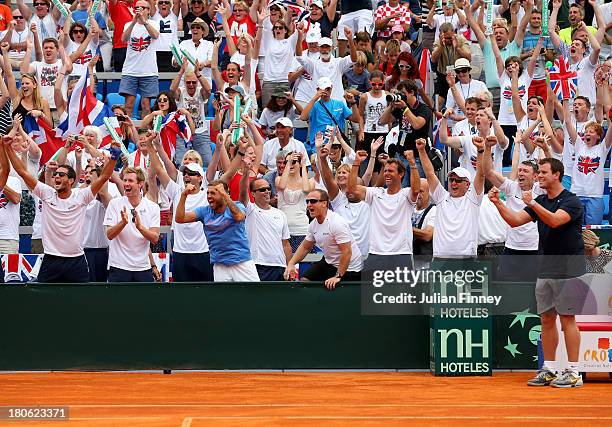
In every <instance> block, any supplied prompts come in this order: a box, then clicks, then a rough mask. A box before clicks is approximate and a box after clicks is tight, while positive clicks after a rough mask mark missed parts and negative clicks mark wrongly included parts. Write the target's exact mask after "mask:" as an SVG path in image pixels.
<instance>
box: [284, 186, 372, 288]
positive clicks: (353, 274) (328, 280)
mask: <svg viewBox="0 0 612 427" xmlns="http://www.w3.org/2000/svg"><path fill="white" fill-rule="evenodd" d="M306 208H307V209H308V213H309V214H310V216H311V217H312V218H314V219H313V220H312V221H311V222H310V225H309V226H308V234H306V238H305V239H304V240H303V241H302V243H300V246H299V247H298V248H297V250H296V251H295V255H293V257H292V258H291V260H289V262H288V263H287V268H286V269H285V274H284V277H285V280H297V279H298V277H297V270H296V268H295V265H296V264H297V263H298V262H300V261H302V260H303V259H304V257H305V256H306V255H307V254H308V253H309V252H310V251H311V250H312V248H313V247H314V246H315V245H317V246H318V247H319V248H321V249H322V250H323V258H321V260H320V261H318V262H316V263H314V264H313V265H312V266H311V267H310V268H309V269H308V270H306V272H305V273H304V274H303V275H302V278H301V280H303V281H324V284H325V287H326V288H327V289H329V290H333V289H335V288H336V286H337V285H338V283H340V281H341V280H344V281H347V282H353V281H359V280H361V270H362V268H363V260H362V257H361V251H360V250H359V246H357V243H355V239H354V237H353V235H352V234H351V229H350V228H349V225H348V223H347V222H346V220H345V219H344V218H342V217H341V216H340V215H338V214H337V213H336V212H333V211H331V210H329V195H328V194H327V191H325V190H313V191H311V192H310V193H308V196H307V197H306Z"/></svg>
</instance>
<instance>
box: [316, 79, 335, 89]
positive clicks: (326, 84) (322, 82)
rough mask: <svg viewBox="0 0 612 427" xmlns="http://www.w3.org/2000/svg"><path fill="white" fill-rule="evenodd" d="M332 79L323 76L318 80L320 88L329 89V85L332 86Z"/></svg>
mask: <svg viewBox="0 0 612 427" xmlns="http://www.w3.org/2000/svg"><path fill="white" fill-rule="evenodd" d="M332 86H333V84H332V81H331V79H330V78H329V77H321V78H320V79H319V81H318V82H317V88H318V89H327V88H329V87H332Z"/></svg>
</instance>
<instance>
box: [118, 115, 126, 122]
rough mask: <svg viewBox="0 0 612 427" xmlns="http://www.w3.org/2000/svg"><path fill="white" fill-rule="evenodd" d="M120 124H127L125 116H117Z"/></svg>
mask: <svg viewBox="0 0 612 427" xmlns="http://www.w3.org/2000/svg"><path fill="white" fill-rule="evenodd" d="M117 121H118V122H125V116H117Z"/></svg>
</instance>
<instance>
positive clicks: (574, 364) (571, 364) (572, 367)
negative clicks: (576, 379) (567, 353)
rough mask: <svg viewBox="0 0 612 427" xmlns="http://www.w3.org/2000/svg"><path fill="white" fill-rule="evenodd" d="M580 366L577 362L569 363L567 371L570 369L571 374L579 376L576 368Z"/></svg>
mask: <svg viewBox="0 0 612 427" xmlns="http://www.w3.org/2000/svg"><path fill="white" fill-rule="evenodd" d="M579 366H580V364H579V363H578V362H569V363H568V364H567V367H568V369H570V370H571V371H572V372H573V373H575V374H579V371H578V368H579Z"/></svg>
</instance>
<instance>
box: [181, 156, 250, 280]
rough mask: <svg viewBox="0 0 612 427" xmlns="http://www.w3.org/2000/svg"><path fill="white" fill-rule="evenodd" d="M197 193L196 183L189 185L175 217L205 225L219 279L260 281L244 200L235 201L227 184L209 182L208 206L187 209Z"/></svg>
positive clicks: (214, 272)
mask: <svg viewBox="0 0 612 427" xmlns="http://www.w3.org/2000/svg"><path fill="white" fill-rule="evenodd" d="M238 155H239V156H243V155H244V153H241V152H239V153H238ZM195 193H197V189H196V188H195V185H193V184H187V185H186V186H185V189H184V190H183V192H182V193H181V198H180V199H179V202H178V205H177V207H176V212H175V216H174V220H175V221H176V222H178V223H179V224H184V223H188V222H195V221H200V222H202V224H204V233H205V234H206V240H208V244H209V246H210V262H211V263H212V264H213V274H214V278H215V282H259V276H258V275H257V269H256V268H255V263H254V262H253V259H252V258H251V251H250V250H249V241H248V239H247V234H246V228H245V222H244V221H245V219H246V214H245V211H246V208H245V207H244V205H243V204H242V203H240V202H238V203H234V201H233V200H232V198H231V197H230V195H229V189H228V188H227V184H226V183H225V182H223V181H219V180H216V181H212V182H211V183H209V184H208V190H207V200H208V206H200V207H198V208H196V209H195V211H187V212H185V202H186V201H187V197H188V196H189V195H191V194H195Z"/></svg>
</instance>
